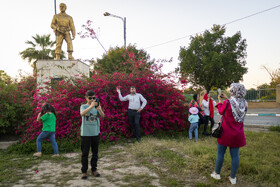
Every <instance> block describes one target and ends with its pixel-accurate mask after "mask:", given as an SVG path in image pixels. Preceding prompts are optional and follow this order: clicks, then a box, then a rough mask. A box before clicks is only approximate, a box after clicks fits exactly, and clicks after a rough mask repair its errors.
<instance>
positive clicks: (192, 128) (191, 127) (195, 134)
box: [189, 122, 198, 141]
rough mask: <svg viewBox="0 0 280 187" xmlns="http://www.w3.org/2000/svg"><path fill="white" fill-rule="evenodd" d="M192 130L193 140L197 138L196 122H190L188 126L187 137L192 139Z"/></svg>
mask: <svg viewBox="0 0 280 187" xmlns="http://www.w3.org/2000/svg"><path fill="white" fill-rule="evenodd" d="M193 131H194V137H195V141H197V139H198V122H196V123H191V126H190V128H189V139H190V140H191V139H192V132H193Z"/></svg>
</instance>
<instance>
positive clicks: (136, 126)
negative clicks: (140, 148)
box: [117, 86, 147, 142]
mask: <svg viewBox="0 0 280 187" xmlns="http://www.w3.org/2000/svg"><path fill="white" fill-rule="evenodd" d="M117 92H118V93H119V98H120V100H121V101H129V104H128V121H129V124H130V130H131V131H132V133H133V137H135V138H136V140H137V141H138V142H140V140H141V137H140V123H139V121H140V112H141V110H143V108H144V107H145V106H146V104H147V100H146V99H145V98H144V97H143V96H142V95H141V94H139V93H136V88H135V86H131V87H130V94H129V95H127V96H125V97H123V96H122V94H121V90H120V88H118V87H117ZM140 101H141V102H142V105H141V103H140Z"/></svg>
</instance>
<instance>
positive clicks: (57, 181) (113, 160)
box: [13, 146, 161, 187]
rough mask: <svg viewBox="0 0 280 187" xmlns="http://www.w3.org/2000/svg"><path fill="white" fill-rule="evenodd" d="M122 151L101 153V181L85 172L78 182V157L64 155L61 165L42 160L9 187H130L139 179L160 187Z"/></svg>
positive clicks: (154, 178) (79, 175)
mask: <svg viewBox="0 0 280 187" xmlns="http://www.w3.org/2000/svg"><path fill="white" fill-rule="evenodd" d="M123 149H124V147H122V146H114V147H111V148H110V149H109V150H107V151H106V152H103V153H102V154H104V156H102V158H100V159H99V160H98V171H99V172H100V174H101V177H93V176H92V175H90V170H89V171H88V179H87V180H82V179H81V163H80V156H81V155H80V153H67V154H63V155H61V156H62V157H63V163H62V162H59V163H56V162H55V161H54V162H53V161H50V160H44V161H42V162H41V163H40V164H39V165H36V166H33V167H32V168H30V169H27V170H26V171H24V175H25V176H26V177H25V179H24V180H20V181H19V182H18V183H17V184H14V185H13V186H14V187H22V186H48V187H52V186H104V187H105V186H106V187H108V186H110V187H111V186H112V187H114V186H132V185H133V181H132V180H133V178H134V177H135V178H138V179H137V181H138V182H139V178H141V177H143V178H146V179H149V180H150V181H149V183H150V184H152V185H153V186H161V185H160V183H159V177H158V176H157V174H155V173H153V172H152V171H150V170H149V169H148V168H146V167H143V166H141V165H140V164H139V163H137V162H135V160H134V159H133V158H132V157H131V155H130V154H129V153H127V152H124V151H123ZM90 157H91V156H90ZM37 159H40V158H37ZM89 169H90V168H89Z"/></svg>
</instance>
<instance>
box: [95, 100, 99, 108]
mask: <svg viewBox="0 0 280 187" xmlns="http://www.w3.org/2000/svg"><path fill="white" fill-rule="evenodd" d="M95 102H96V103H97V105H96V106H95V108H97V107H99V99H98V98H96V99H95Z"/></svg>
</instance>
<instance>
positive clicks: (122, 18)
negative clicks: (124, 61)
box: [103, 12, 126, 48]
mask: <svg viewBox="0 0 280 187" xmlns="http://www.w3.org/2000/svg"><path fill="white" fill-rule="evenodd" d="M103 15H104V16H112V17H115V18H120V19H121V20H122V21H123V34H124V47H125V48H126V17H120V16H116V15H114V14H110V13H109V12H105V13H104V14H103Z"/></svg>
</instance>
